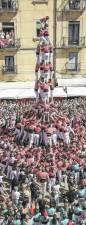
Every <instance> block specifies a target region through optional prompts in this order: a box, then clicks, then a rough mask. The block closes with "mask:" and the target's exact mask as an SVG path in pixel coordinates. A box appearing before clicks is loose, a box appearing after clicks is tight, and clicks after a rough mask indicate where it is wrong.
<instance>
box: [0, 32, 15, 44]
mask: <svg viewBox="0 0 86 225" xmlns="http://www.w3.org/2000/svg"><path fill="white" fill-rule="evenodd" d="M12 46H15V34H14V31H13V30H11V31H10V32H8V31H6V32H4V31H3V30H1V31H0V48H6V47H12Z"/></svg>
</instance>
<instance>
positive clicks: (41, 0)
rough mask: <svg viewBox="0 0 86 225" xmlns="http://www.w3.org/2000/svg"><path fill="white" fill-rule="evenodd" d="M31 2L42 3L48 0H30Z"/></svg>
mask: <svg viewBox="0 0 86 225" xmlns="http://www.w3.org/2000/svg"><path fill="white" fill-rule="evenodd" d="M32 3H33V4H37V3H38V4H43V3H45V4H46V3H48V0H32Z"/></svg>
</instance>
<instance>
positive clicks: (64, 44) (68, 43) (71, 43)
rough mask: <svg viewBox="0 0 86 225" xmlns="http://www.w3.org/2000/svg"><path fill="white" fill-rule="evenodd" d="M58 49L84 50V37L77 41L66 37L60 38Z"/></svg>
mask: <svg viewBox="0 0 86 225" xmlns="http://www.w3.org/2000/svg"><path fill="white" fill-rule="evenodd" d="M60 47H61V48H71V47H72V48H73V47H76V48H84V47H85V37H80V38H79V39H78V38H77V40H74V39H72V38H68V37H62V39H61V44H60Z"/></svg>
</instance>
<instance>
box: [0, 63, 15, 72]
mask: <svg viewBox="0 0 86 225" xmlns="http://www.w3.org/2000/svg"><path fill="white" fill-rule="evenodd" d="M16 73H17V66H16V65H13V66H3V67H2V74H16Z"/></svg>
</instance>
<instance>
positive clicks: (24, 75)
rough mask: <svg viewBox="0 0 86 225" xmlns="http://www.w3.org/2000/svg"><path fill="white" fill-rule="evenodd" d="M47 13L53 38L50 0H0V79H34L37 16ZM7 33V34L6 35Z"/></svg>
mask: <svg viewBox="0 0 86 225" xmlns="http://www.w3.org/2000/svg"><path fill="white" fill-rule="evenodd" d="M46 15H48V16H49V17H50V20H49V29H50V31H49V32H50V35H51V39H52V41H53V1H52V0H49V1H48V0H0V18H1V20H0V35H1V37H0V80H1V81H4V80H5V81H28V80H35V74H34V70H35V63H36V55H35V51H36V43H35V42H34V41H33V39H34V38H36V37H37V36H38V35H39V28H40V21H39V19H40V18H41V17H45V16H46ZM9 36H10V37H9Z"/></svg>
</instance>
